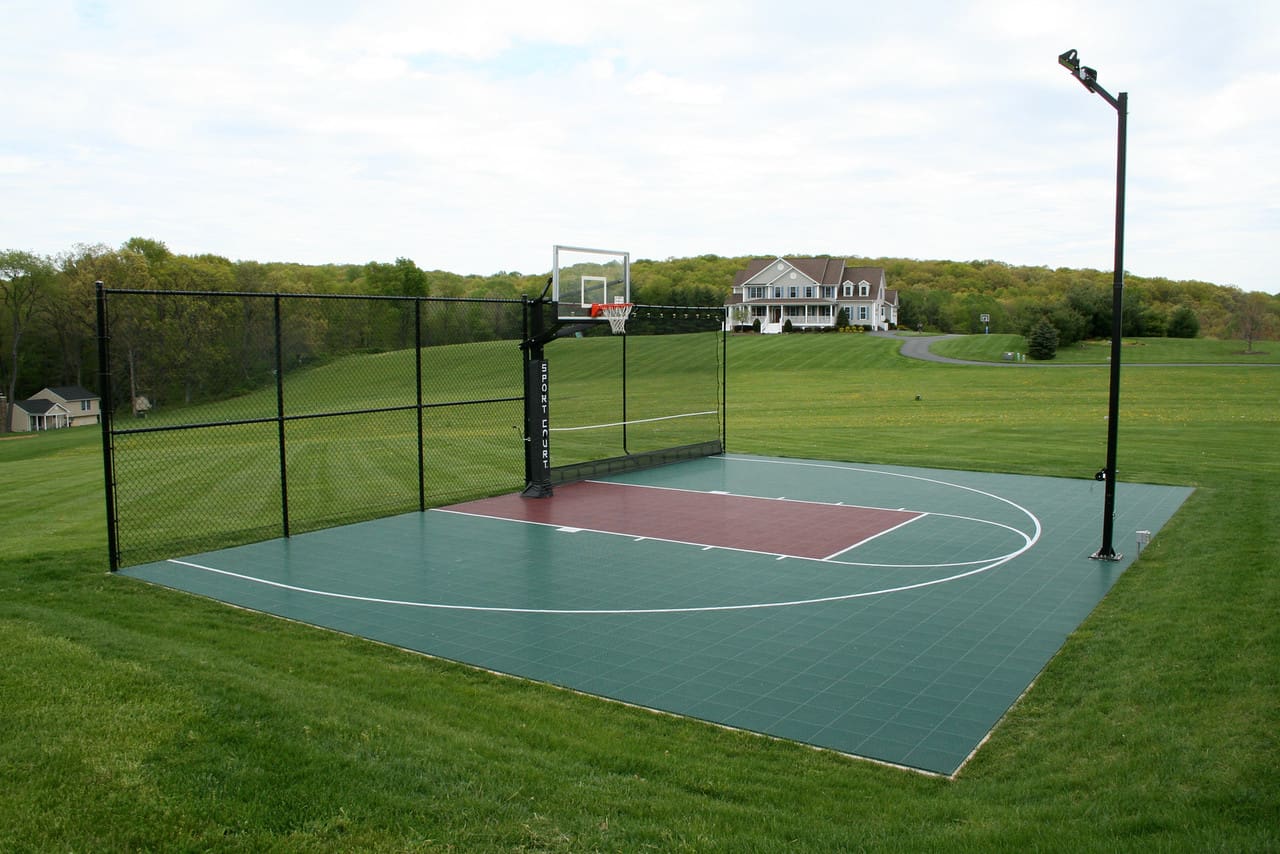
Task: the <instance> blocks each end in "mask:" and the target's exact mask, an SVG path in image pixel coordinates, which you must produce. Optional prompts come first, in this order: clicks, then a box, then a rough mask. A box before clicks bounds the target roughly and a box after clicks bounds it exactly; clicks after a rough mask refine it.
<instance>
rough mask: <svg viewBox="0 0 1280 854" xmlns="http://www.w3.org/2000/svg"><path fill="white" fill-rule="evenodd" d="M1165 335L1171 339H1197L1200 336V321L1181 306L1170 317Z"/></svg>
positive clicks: (1192, 312) (1189, 310)
mask: <svg viewBox="0 0 1280 854" xmlns="http://www.w3.org/2000/svg"><path fill="white" fill-rule="evenodd" d="M1165 334H1166V335H1168V336H1169V337H1170V338H1195V337H1197V336H1198V335H1199V334H1200V319H1199V318H1198V317H1196V313H1195V312H1194V311H1192V310H1191V309H1190V308H1188V307H1187V306H1185V305H1180V306H1178V307H1177V308H1175V309H1174V310H1173V314H1171V315H1169V324H1168V326H1167V327H1166V329H1165Z"/></svg>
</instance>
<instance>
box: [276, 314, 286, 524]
mask: <svg viewBox="0 0 1280 854" xmlns="http://www.w3.org/2000/svg"><path fill="white" fill-rule="evenodd" d="M274 303H275V312H276V432H277V435H278V438H279V442H280V522H281V525H280V531H281V534H282V535H283V536H285V537H287V536H289V473H288V466H287V465H286V462H285V451H284V344H283V340H284V336H283V335H282V334H281V332H280V294H275V300H274Z"/></svg>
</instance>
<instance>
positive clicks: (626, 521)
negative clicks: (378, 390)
mask: <svg viewBox="0 0 1280 854" xmlns="http://www.w3.org/2000/svg"><path fill="white" fill-rule="evenodd" d="M448 509H449V510H450V511H451V512H455V513H465V514H469V515H474V516H486V517H489V518H494V519H510V520H513V521H518V522H531V523H535V524H539V525H554V526H556V527H561V528H577V529H581V530H591V531H599V532H604V533H610V534H623V535H627V536H633V537H644V538H649V539H656V540H670V541H673V542H679V543H692V544H695V545H702V546H716V547H720V548H728V549H740V550H743V551H752V552H764V553H765V554H776V555H788V556H794V557H805V558H816V559H825V558H833V557H835V556H837V555H839V554H841V553H843V552H846V551H848V550H849V549H851V548H853V547H854V546H857V545H858V544H860V543H864V542H866V541H867V540H870V539H873V538H875V537H878V536H880V535H881V534H884V533H886V532H888V531H892V530H894V529H895V528H898V527H901V526H902V525H905V524H907V523H908V522H911V521H913V520H915V519H918V518H920V516H921V515H923V514H921V513H914V512H911V511H907V510H883V509H879V508H872V507H857V506H852V505H847V504H823V503H818V502H813V501H796V500H790V499H786V498H752V497H747V496H741V495H725V494H722V493H714V492H711V493H708V492H690V491H687V490H681V489H667V488H663V487H653V486H639V485H634V484H626V483H609V482H603V481H581V482H578V483H571V484H566V485H564V486H558V487H556V490H555V494H554V495H552V496H550V497H547V498H525V497H523V496H520V495H501V496H498V497H496V498H484V499H481V500H479V501H470V502H467V503H465V504H455V505H452V506H451V507H449V508H448Z"/></svg>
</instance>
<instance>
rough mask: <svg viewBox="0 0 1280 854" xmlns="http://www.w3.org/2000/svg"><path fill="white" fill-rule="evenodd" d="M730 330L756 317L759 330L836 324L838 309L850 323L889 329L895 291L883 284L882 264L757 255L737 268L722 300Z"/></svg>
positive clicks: (894, 313) (895, 316) (893, 316)
mask: <svg viewBox="0 0 1280 854" xmlns="http://www.w3.org/2000/svg"><path fill="white" fill-rule="evenodd" d="M725 305H726V306H728V308H729V312H728V313H729V320H728V323H729V327H730V329H732V328H735V327H742V326H752V325H753V324H754V322H755V321H756V320H759V321H760V331H761V332H782V331H783V329H784V328H785V327H786V323H787V321H788V320H790V321H791V328H792V329H794V330H796V331H799V330H802V329H821V328H825V327H834V326H836V319H837V317H839V314H840V312H841V310H844V311H846V312H847V313H848V315H847V316H848V319H849V325H851V326H862V327H865V328H867V329H871V330H877V329H893V328H895V327H896V326H897V325H898V292H897V291H893V290H889V289H888V288H887V287H886V286H885V278H884V268H883V267H850V266H849V265H848V264H847V263H846V262H845V261H841V260H837V259H835V258H829V257H824V258H772V259H770V258H756V259H754V260H753V261H751V263H750V264H748V265H747V267H746V269H745V270H739V271H738V274H737V275H736V276H735V277H734V280H733V293H732V294H731V295H730V296H729V298H728V299H727V300H725Z"/></svg>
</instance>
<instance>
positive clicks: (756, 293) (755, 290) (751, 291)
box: [747, 287, 765, 299]
mask: <svg viewBox="0 0 1280 854" xmlns="http://www.w3.org/2000/svg"><path fill="white" fill-rule="evenodd" d="M764 291H765V289H764V288H763V287H751V288H747V299H764Z"/></svg>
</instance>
